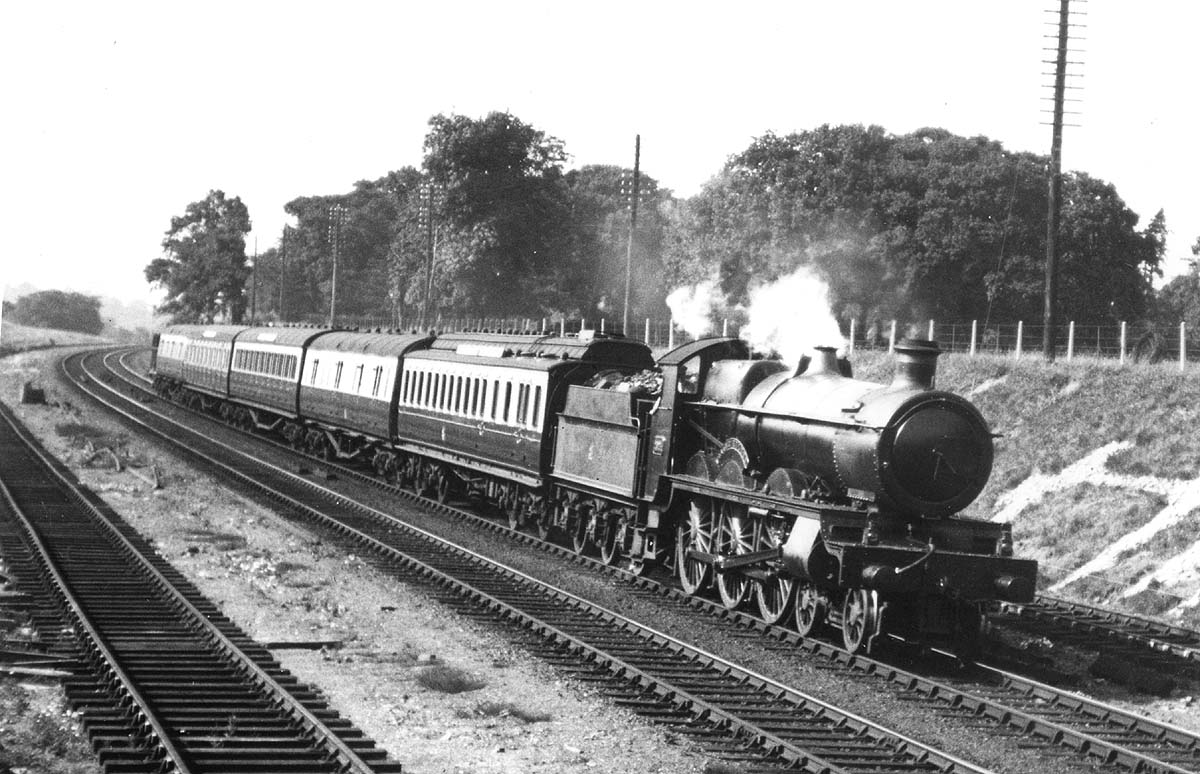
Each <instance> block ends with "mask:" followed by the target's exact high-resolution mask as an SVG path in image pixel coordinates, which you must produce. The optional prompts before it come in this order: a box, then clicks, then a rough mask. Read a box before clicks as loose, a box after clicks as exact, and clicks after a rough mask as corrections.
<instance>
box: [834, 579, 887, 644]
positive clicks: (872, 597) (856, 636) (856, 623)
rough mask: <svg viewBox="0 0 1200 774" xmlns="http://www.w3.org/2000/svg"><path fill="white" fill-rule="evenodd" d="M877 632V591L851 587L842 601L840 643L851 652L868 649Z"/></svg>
mask: <svg viewBox="0 0 1200 774" xmlns="http://www.w3.org/2000/svg"><path fill="white" fill-rule="evenodd" d="M877 634H879V593H878V592H876V591H869V590H867V589H851V590H850V591H848V592H847V593H846V599H845V600H844V601H843V602H842V644H843V645H845V646H846V650H848V651H850V652H851V653H863V652H866V651H868V650H870V647H871V641H872V640H873V639H875V636H876V635H877Z"/></svg>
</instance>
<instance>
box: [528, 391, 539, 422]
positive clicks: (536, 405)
mask: <svg viewBox="0 0 1200 774" xmlns="http://www.w3.org/2000/svg"><path fill="white" fill-rule="evenodd" d="M541 407H542V388H541V387H534V388H533V418H532V419H531V420H530V424H531V425H533V426H534V427H535V428H537V427H540V426H541V424H542V415H541V411H540V409H541Z"/></svg>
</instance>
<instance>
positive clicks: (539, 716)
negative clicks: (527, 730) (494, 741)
mask: <svg viewBox="0 0 1200 774" xmlns="http://www.w3.org/2000/svg"><path fill="white" fill-rule="evenodd" d="M455 714H456V715H458V717H460V718H503V717H509V718H516V719H517V720H520V721H521V722H523V723H545V722H547V721H549V720H551V719H552V716H551V715H550V713H548V712H533V711H530V710H526V709H522V708H521V707H518V706H517V705H515V704H513V703H512V702H508V701H481V702H479V703H478V704H476V705H475V706H474V707H472V708H471V709H470V710H463V709H460V710H457V711H456V712H455Z"/></svg>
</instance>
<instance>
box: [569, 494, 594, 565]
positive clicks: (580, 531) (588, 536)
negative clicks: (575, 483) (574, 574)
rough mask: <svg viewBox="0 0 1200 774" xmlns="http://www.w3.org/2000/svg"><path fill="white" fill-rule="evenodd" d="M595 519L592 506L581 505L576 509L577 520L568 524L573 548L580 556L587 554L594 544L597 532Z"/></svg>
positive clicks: (572, 520)
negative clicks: (593, 539)
mask: <svg viewBox="0 0 1200 774" xmlns="http://www.w3.org/2000/svg"><path fill="white" fill-rule="evenodd" d="M595 518H596V516H595V513H593V511H592V507H591V505H590V504H587V503H580V504H579V505H578V506H577V507H576V508H575V518H573V519H571V520H570V521H569V522H568V525H569V528H570V530H571V548H573V549H574V550H575V553H577V554H579V555H580V556H582V555H583V554H585V553H587V550H588V546H589V545H590V544H591V542H592V535H593V534H595V531H596V525H595Z"/></svg>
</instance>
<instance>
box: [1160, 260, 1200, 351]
mask: <svg viewBox="0 0 1200 774" xmlns="http://www.w3.org/2000/svg"><path fill="white" fill-rule="evenodd" d="M1192 255H1194V256H1196V258H1197V259H1198V260H1193V261H1192V262H1191V266H1190V267H1189V268H1188V271H1187V273H1185V274H1181V275H1179V276H1178V277H1175V278H1174V279H1172V280H1171V281H1170V282H1168V283H1167V284H1166V285H1165V286H1164V287H1163V288H1162V290H1160V291H1159V292H1158V297H1157V299H1156V304H1155V307H1156V313H1155V320H1156V322H1157V323H1158V325H1159V327H1160V328H1163V329H1170V328H1173V327H1174V326H1176V325H1178V324H1179V323H1181V322H1182V323H1186V324H1187V327H1188V329H1189V330H1191V331H1196V330H1200V237H1197V238H1196V242H1195V244H1193V245H1192ZM1190 335H1192V336H1194V335H1195V334H1194V333H1193V334H1190Z"/></svg>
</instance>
